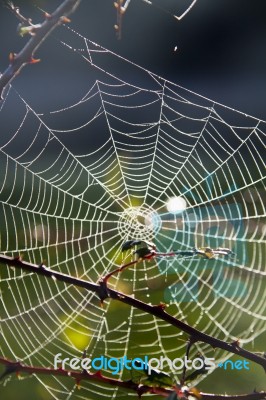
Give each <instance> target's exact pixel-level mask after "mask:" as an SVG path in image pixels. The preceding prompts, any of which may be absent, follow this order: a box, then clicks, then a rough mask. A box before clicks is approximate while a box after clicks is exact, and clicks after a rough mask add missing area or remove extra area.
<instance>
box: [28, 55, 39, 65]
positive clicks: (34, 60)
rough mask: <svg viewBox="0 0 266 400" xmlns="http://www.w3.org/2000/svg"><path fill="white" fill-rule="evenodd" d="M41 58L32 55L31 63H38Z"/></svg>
mask: <svg viewBox="0 0 266 400" xmlns="http://www.w3.org/2000/svg"><path fill="white" fill-rule="evenodd" d="M40 61H41V59H40V58H33V57H31V59H30V61H29V64H37V63H38V62H40Z"/></svg>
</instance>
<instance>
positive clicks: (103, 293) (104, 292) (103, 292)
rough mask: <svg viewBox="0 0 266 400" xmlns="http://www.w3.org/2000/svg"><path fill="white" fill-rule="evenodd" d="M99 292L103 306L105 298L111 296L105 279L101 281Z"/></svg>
mask: <svg viewBox="0 0 266 400" xmlns="http://www.w3.org/2000/svg"><path fill="white" fill-rule="evenodd" d="M99 285H100V286H99V292H98V296H99V298H100V300H101V307H102V306H103V302H104V300H105V299H107V298H108V297H109V293H108V288H107V284H106V281H105V280H101V281H100V282H99Z"/></svg>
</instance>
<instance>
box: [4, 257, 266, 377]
mask: <svg viewBox="0 0 266 400" xmlns="http://www.w3.org/2000/svg"><path fill="white" fill-rule="evenodd" d="M0 264H3V265H5V266H6V267H8V268H10V267H15V268H18V269H20V270H23V271H25V272H31V273H35V274H37V275H41V276H46V277H47V278H51V279H57V280H58V281H60V282H64V283H67V284H69V285H74V286H76V287H81V288H84V289H86V290H88V291H91V292H94V293H96V294H97V296H98V297H99V299H100V301H101V302H104V300H105V299H107V298H110V299H113V300H117V301H120V302H122V303H124V304H127V305H129V306H131V307H135V308H137V309H138V310H140V311H144V312H146V313H147V314H150V315H153V316H154V317H157V318H158V319H161V320H163V321H165V322H167V323H168V324H169V325H171V326H174V327H176V328H177V329H179V330H181V331H183V332H185V333H186V334H188V335H189V337H190V340H191V341H193V343H196V342H203V343H207V344H209V345H210V346H211V347H213V348H219V349H222V350H225V351H227V352H229V353H233V354H237V355H238V356H239V357H243V358H245V359H247V360H250V361H253V362H255V363H256V364H258V365H260V366H261V367H263V369H264V371H265V372H266V358H265V357H262V356H261V355H260V354H257V353H252V352H250V351H248V350H245V349H243V348H242V347H240V341H239V340H237V341H235V342H233V343H227V342H225V341H223V340H221V339H217V338H215V337H213V336H210V335H208V334H206V333H204V332H201V331H199V330H197V329H195V328H193V327H192V326H190V325H188V324H186V323H185V322H183V321H181V320H179V319H177V318H175V317H174V316H172V315H170V314H168V313H167V312H166V311H165V310H166V309H165V307H164V306H163V304H160V305H151V304H147V303H144V302H143V301H141V300H138V299H136V298H134V297H131V296H128V295H126V294H124V293H121V292H118V291H117V290H115V289H111V288H108V287H107V282H105V281H103V280H102V281H101V282H100V283H94V282H89V281H86V280H83V279H80V278H76V277H74V276H71V275H67V274H63V273H61V272H57V271H54V270H51V269H49V268H47V266H45V265H44V264H43V263H41V264H40V265H36V264H31V263H29V262H26V261H24V260H22V258H21V257H15V258H13V257H9V256H6V255H3V254H0Z"/></svg>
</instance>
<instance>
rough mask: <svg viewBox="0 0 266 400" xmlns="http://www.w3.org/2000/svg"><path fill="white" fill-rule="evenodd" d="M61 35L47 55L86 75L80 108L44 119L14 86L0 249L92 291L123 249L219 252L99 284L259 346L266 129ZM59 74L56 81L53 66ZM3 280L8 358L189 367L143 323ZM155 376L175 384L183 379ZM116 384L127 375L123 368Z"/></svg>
mask: <svg viewBox="0 0 266 400" xmlns="http://www.w3.org/2000/svg"><path fill="white" fill-rule="evenodd" d="M62 33H63V37H64V40H59V44H57V42H56V44H54V45H55V46H57V45H59V46H61V47H62V45H63V48H62V51H63V52H65V53H66V55H70V54H71V56H72V57H74V59H75V62H76V64H77V68H78V65H79V63H81V64H82V68H83V74H85V77H84V76H83V78H82V85H81V86H79V85H78V82H77V92H76V93H72V95H73V96H74V98H75V100H74V101H73V102H72V103H68V102H69V98H70V94H69V95H68V96H65V97H64V99H62V98H60V99H59V97H57V96H56V92H55V96H54V98H52V97H51V105H50V106H49V107H50V109H49V110H47V109H45V110H44V112H42V111H41V112H40V111H37V110H38V105H37V106H36V107H33V106H32V105H30V104H28V103H27V102H26V100H24V98H23V96H22V95H21V94H18V93H17V92H16V91H15V90H14V88H12V87H10V88H9V91H8V94H7V96H6V98H5V101H4V103H3V104H2V106H1V110H0V124H1V126H5V127H6V130H5V132H4V134H2V135H1V138H0V148H1V152H0V159H1V170H0V182H1V185H0V201H1V203H0V221H1V228H0V229H1V231H0V235H1V236H0V241H1V242H0V248H1V253H3V254H7V255H12V256H17V255H18V254H20V253H23V254H24V258H25V259H27V260H29V261H30V262H33V263H36V264H40V263H41V262H42V260H46V261H45V263H46V265H47V266H49V268H51V269H54V270H56V271H61V272H63V273H66V274H69V275H72V276H76V277H80V278H82V279H86V280H88V281H92V282H96V281H97V280H98V279H99V277H101V276H103V275H104V274H106V273H108V272H110V271H111V270H113V269H115V268H117V267H118V266H119V265H121V264H122V262H123V260H124V259H125V257H127V260H128V261H129V260H130V259H131V258H132V255H130V254H129V253H127V254H124V255H122V254H121V245H122V243H123V242H125V241H126V240H128V239H131V238H136V239H142V240H150V241H151V240H152V241H153V242H154V243H155V244H156V246H157V250H158V251H161V252H167V251H171V250H172V249H175V250H191V249H192V248H194V247H201V246H210V247H212V248H215V247H227V248H230V249H232V251H233V252H234V253H235V254H236V256H235V257H217V258H216V259H214V260H203V259H199V258H198V257H183V258H182V257H179V258H178V257H176V258H167V259H163V258H161V259H157V260H155V261H152V262H150V263H149V262H143V263H138V264H137V265H136V266H134V267H132V268H129V270H127V271H124V272H123V273H121V274H118V275H115V276H113V277H112V278H111V279H110V281H109V284H110V286H111V287H113V288H116V289H118V290H120V291H122V292H124V293H127V294H131V295H132V296H135V297H137V298H139V299H141V300H143V301H146V302H151V303H152V304H158V303H159V302H160V301H163V302H165V303H166V304H168V305H169V307H168V312H169V313H171V314H172V315H174V316H176V317H177V318H179V319H181V320H183V321H185V322H187V323H189V324H191V325H193V326H194V327H196V328H197V329H200V330H202V331H204V332H206V333H208V334H210V335H213V336H215V337H217V338H220V339H223V340H226V341H233V340H236V339H237V338H240V339H241V343H243V344H244V345H245V346H246V348H249V349H251V350H253V351H257V350H259V343H261V342H260V340H262V338H263V335H264V339H265V321H266V313H265V295H266V289H265V275H266V271H265V232H266V222H265V130H266V125H265V121H262V120H259V119H256V118H254V117H252V116H249V115H246V114H243V113H241V112H238V111H235V110H233V109H231V108H229V107H226V106H223V105H221V104H218V103H216V102H214V101H211V100H209V99H207V98H204V97H202V96H199V95H197V94H195V93H193V92H191V91H189V90H186V89H184V88H182V87H180V86H178V85H176V84H174V83H172V82H169V81H167V80H165V79H163V78H161V77H159V76H156V75H154V74H153V73H151V72H150V71H148V70H146V69H143V68H141V67H139V66H138V65H136V64H134V63H132V62H129V61H127V60H125V59H124V58H122V57H120V56H117V55H116V54H114V53H112V52H110V51H108V50H107V49H105V48H103V47H101V46H99V45H98V44H96V43H94V42H91V41H90V40H88V39H86V38H85V37H83V36H82V35H80V34H79V33H77V32H75V31H73V30H72V29H69V28H62ZM53 40H54V39H53ZM84 70H85V72H84ZM54 74H55V75H56V74H58V79H59V76H60V71H59V70H56V67H55V70H54ZM73 76H74V75H73ZM55 79H56V78H55ZM40 84H41V83H40ZM66 90H67V88H66ZM14 107H15V108H16V110H17V115H18V117H17V118H13V119H12V120H11V119H10V115H11V114H12V110H13V109H14ZM46 108H47V106H46ZM7 121H9V122H8V123H7ZM176 196H181V197H182V198H184V199H185V200H186V203H187V208H186V209H185V210H183V212H179V213H170V212H169V211H167V208H166V202H167V200H168V199H169V198H171V197H176ZM0 274H1V282H0V289H1V292H0V293H1V314H0V317H1V325H0V336H1V346H0V350H1V356H3V357H6V358H8V359H12V360H21V361H23V362H24V363H25V364H28V365H34V366H44V367H49V366H51V365H52V364H53V359H54V355H55V354H57V353H62V355H63V356H66V357H67V356H68V357H76V356H78V357H80V356H81V353H82V351H83V350H84V349H85V348H86V349H87V355H88V356H89V357H91V358H93V357H96V356H100V355H106V356H107V357H123V356H124V355H127V356H128V358H130V357H143V356H144V355H148V356H149V357H152V356H153V357H160V356H161V355H162V356H165V357H169V358H170V359H174V358H176V357H183V356H184V351H185V340H186V339H187V337H186V335H184V334H182V332H179V331H177V330H176V329H174V328H173V327H169V326H168V325H167V324H166V323H165V322H163V321H160V320H158V319H156V318H154V317H153V316H150V315H146V314H145V313H143V312H141V311H139V310H136V309H133V308H130V307H128V306H125V305H121V304H119V303H116V302H112V301H110V302H109V301H106V302H105V305H104V308H101V307H100V304H99V299H98V298H97V297H96V296H95V295H94V294H93V293H88V292H86V291H85V290H83V289H81V288H76V287H73V286H69V285H66V284H63V283H60V282H57V281H51V280H48V279H46V278H44V277H41V276H35V275H34V274H29V273H24V272H23V271H18V270H13V269H10V268H9V269H8V268H5V267H4V266H1V268H0ZM199 351H200V352H201V353H202V354H204V356H206V357H215V359H216V361H217V362H218V361H222V360H224V359H226V358H227V357H228V354H227V353H225V352H223V351H221V350H220V351H219V350H215V353H214V350H213V349H211V348H210V346H208V345H206V344H200V343H197V344H195V345H194V346H193V347H192V349H191V353H190V355H191V358H193V357H195V356H196V354H197V353H198V352H199ZM165 371H166V372H168V373H169V374H170V375H171V377H172V379H173V381H176V380H177V381H178V379H179V377H180V372H178V373H177V372H176V371H173V370H172V371H171V370H169V368H167V367H166V368H165ZM103 374H105V375H107V376H111V375H110V371H106V370H104V371H103ZM116 377H117V378H121V379H130V378H132V376H131V375H130V374H129V372H128V371H122V372H120V373H119V374H118V375H116ZM204 378H206V377H205V376H202V377H199V378H198V381H199V380H200V379H204ZM32 379H36V380H38V381H39V382H40V383H41V384H42V385H43V387H45V389H46V390H47V392H48V393H49V395H50V397H51V398H54V399H85V398H90V399H93V398H102V399H103V398H108V399H112V398H126V396H136V395H135V394H133V393H132V394H131V393H129V394H126V393H125V392H124V391H122V390H121V389H117V388H115V387H108V386H106V387H105V386H102V385H100V384H99V383H95V382H87V381H84V382H83V381H82V382H81V390H78V389H77V387H76V385H75V382H73V380H71V379H64V380H62V379H59V378H58V377H49V378H47V377H45V378H44V377H42V376H34V377H32ZM133 379H139V378H138V377H135V376H133ZM206 379H208V377H207V378H206ZM196 383H197V382H196ZM99 396H100V397H99Z"/></svg>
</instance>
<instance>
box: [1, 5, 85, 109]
mask: <svg viewBox="0 0 266 400" xmlns="http://www.w3.org/2000/svg"><path fill="white" fill-rule="evenodd" d="M80 1H81V0H65V1H64V2H63V3H62V4H61V5H60V6H59V7H58V8H57V9H56V10H55V11H54V12H53V13H52V14H47V13H46V14H45V20H44V21H43V22H42V23H41V24H38V25H33V24H32V21H31V20H30V19H27V18H25V17H23V16H22V15H21V14H20V12H19V9H18V8H17V7H15V6H14V5H13V4H12V3H11V2H9V3H7V4H8V7H9V9H10V10H11V11H12V12H13V13H14V14H15V15H16V16H17V17H18V19H19V20H20V22H21V23H22V24H23V26H24V29H25V28H26V25H29V27H30V29H28V31H29V33H30V35H31V38H30V39H29V41H28V42H27V43H26V45H25V46H24V47H23V49H22V50H21V51H20V52H19V53H18V54H13V53H11V54H10V64H9V66H8V67H7V69H6V70H5V71H4V72H3V74H2V75H0V101H1V100H3V97H4V95H3V93H4V90H5V88H6V86H7V85H8V84H9V83H10V82H11V81H12V80H13V79H14V78H15V77H16V76H17V74H18V73H19V72H20V70H21V69H22V68H23V67H24V66H25V65H27V64H32V63H35V62H38V61H39V60H35V59H34V54H35V52H36V50H37V49H38V48H39V47H40V45H41V44H42V43H43V41H44V40H45V39H46V38H47V36H48V35H50V33H51V32H52V31H53V30H54V29H55V28H56V27H57V26H58V25H60V24H62V23H64V22H68V21H69V20H68V19H67V16H68V15H70V14H71V13H73V12H74V11H75V9H76V8H77V6H78V5H79V3H80Z"/></svg>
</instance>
